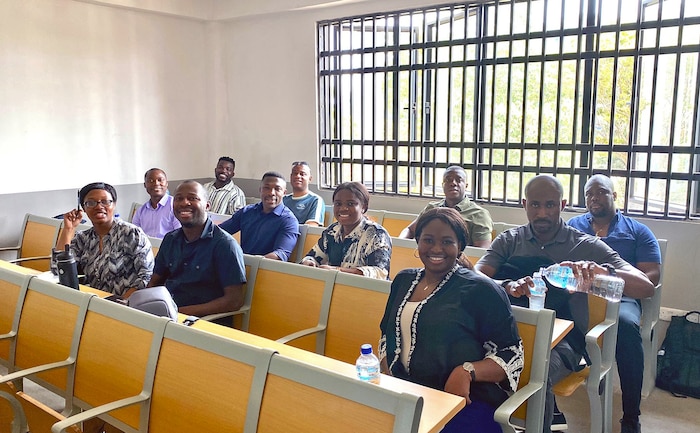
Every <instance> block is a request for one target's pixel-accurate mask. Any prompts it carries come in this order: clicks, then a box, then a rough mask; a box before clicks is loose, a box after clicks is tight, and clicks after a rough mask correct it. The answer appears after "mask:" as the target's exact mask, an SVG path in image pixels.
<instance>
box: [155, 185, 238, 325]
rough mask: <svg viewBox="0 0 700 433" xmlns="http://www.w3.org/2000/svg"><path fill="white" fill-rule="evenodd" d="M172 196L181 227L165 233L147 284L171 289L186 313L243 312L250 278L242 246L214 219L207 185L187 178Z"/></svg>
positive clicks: (201, 314)
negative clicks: (244, 289)
mask: <svg viewBox="0 0 700 433" xmlns="http://www.w3.org/2000/svg"><path fill="white" fill-rule="evenodd" d="M173 199H174V202H173V210H174V212H175V217H177V219H178V220H179V221H180V223H181V224H182V227H181V228H179V229H177V230H174V231H172V232H170V233H168V234H167V235H165V238H164V239H163V243H162V244H161V246H160V249H159V250H158V255H157V256H156V264H155V267H154V269H153V276H152V277H151V281H150V282H149V284H148V287H153V286H162V285H164V286H165V287H167V288H168V291H170V293H171V294H172V295H173V299H174V300H175V303H176V304H177V306H178V311H179V312H181V313H183V314H189V315H192V316H206V315H208V314H215V313H224V312H228V311H236V310H238V309H239V308H241V306H242V305H243V298H244V297H243V284H244V283H245V282H246V276H245V265H244V262H243V251H241V247H240V246H239V245H238V243H237V242H236V240H235V239H233V237H232V236H231V235H229V234H228V233H226V232H225V231H223V230H221V229H220V228H219V227H217V226H216V225H214V224H213V223H212V221H211V219H210V218H209V216H208V214H207V210H208V209H209V202H208V200H207V192H206V190H205V189H204V187H203V186H202V185H200V184H199V183H197V182H195V181H193V180H188V181H185V182H183V183H181V184H180V186H178V187H177V190H176V191H175V196H174V198H173Z"/></svg>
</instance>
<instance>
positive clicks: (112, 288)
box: [57, 182, 153, 295]
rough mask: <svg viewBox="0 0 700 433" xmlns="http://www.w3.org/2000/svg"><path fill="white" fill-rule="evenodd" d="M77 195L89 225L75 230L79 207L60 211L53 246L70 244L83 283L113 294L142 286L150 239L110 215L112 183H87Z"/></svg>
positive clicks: (146, 278)
mask: <svg viewBox="0 0 700 433" xmlns="http://www.w3.org/2000/svg"><path fill="white" fill-rule="evenodd" d="M78 199H79V200H78V203H79V205H81V206H82V207H83V209H85V213H86V214H87V217H88V218H89V219H90V221H91V222H92V227H91V228H89V229H87V230H85V231H82V232H78V233H76V228H77V227H78V225H79V224H80V222H81V221H82V219H83V211H81V210H80V207H78V209H73V210H72V211H70V212H68V213H66V214H64V215H63V229H62V230H61V235H60V236H59V238H58V243H57V247H58V249H63V247H64V246H65V245H66V244H70V248H71V251H72V252H73V254H74V255H75V258H76V261H77V262H78V272H79V273H83V274H85V284H87V285H88V286H90V287H93V288H95V289H100V290H104V291H106V292H111V293H115V294H117V295H124V294H125V293H126V292H127V291H128V290H129V289H142V288H144V287H146V284H148V281H149V280H150V279H151V274H152V273H153V252H152V251H151V242H150V241H149V240H148V236H146V234H145V233H144V232H143V230H141V229H140V228H138V227H136V226H135V225H133V224H130V223H127V222H125V221H122V220H120V219H115V218H114V208H115V207H116V204H117V192H116V191H115V189H114V187H113V186H112V185H110V184H107V183H102V182H96V183H91V184H88V185H86V186H84V187H83V188H82V189H81V190H80V192H79V193H78Z"/></svg>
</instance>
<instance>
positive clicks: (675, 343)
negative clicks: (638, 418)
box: [656, 311, 700, 398]
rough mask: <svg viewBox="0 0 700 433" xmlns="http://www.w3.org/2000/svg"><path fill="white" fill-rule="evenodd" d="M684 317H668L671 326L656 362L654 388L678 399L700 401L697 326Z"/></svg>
mask: <svg viewBox="0 0 700 433" xmlns="http://www.w3.org/2000/svg"><path fill="white" fill-rule="evenodd" d="M693 314H694V315H697V317H698V319H700V311H690V312H689V313H687V314H686V315H684V316H673V317H671V325H670V326H669V327H668V331H667V332H666V338H664V342H663V343H662V344H661V348H660V349H659V352H658V355H657V362H656V386H657V387H659V388H661V389H665V390H667V391H670V392H671V393H672V394H673V395H675V396H677V397H683V396H690V397H695V398H700V323H696V322H692V321H690V320H688V317H689V316H690V315H693Z"/></svg>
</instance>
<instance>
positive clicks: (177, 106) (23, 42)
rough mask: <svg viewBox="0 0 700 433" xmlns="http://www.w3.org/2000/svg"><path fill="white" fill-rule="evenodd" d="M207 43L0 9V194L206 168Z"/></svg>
mask: <svg viewBox="0 0 700 433" xmlns="http://www.w3.org/2000/svg"><path fill="white" fill-rule="evenodd" d="M211 35H212V32H211V30H210V28H209V27H208V26H207V25H206V24H205V23H203V22H201V21H196V20H191V19H181V18H175V17H170V16H164V15H157V14H151V13H143V12H138V11H134V10H128V9H122V8H113V7H105V6H101V5H94V4H90V3H84V2H76V1H72V0H2V1H0V152H1V154H2V161H3V170H2V171H0V194H2V193H17V192H27V191H45V190H47V189H62V188H73V187H75V186H76V185H82V184H85V183H88V182H91V181H94V180H96V179H102V180H105V181H108V182H110V183H114V184H122V183H135V182H142V180H141V179H142V178H143V172H144V171H145V168H148V167H151V166H163V167H167V170H168V173H169V175H170V176H171V177H174V178H186V177H199V176H198V175H199V174H200V173H202V172H203V170H204V168H205V167H213V166H214V163H212V158H213V156H212V152H213V151H214V150H212V151H210V149H209V146H208V144H209V141H210V138H209V131H210V128H208V119H210V118H211V116H212V113H213V109H214V105H213V104H212V103H211V100H210V98H211V95H212V93H213V91H212V90H211V88H212V87H211V86H212V83H211V81H210V80H211V76H212V73H211V71H212V68H213V66H212V65H211V64H210V62H211V61H212V57H213V56H212V55H211V53H210V51H209V50H210V47H211V46H212V44H210V42H209V38H210V37H211ZM217 38H218V37H217Z"/></svg>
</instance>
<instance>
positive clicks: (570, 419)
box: [557, 372, 700, 433]
mask: <svg viewBox="0 0 700 433" xmlns="http://www.w3.org/2000/svg"><path fill="white" fill-rule="evenodd" d="M615 376H616V378H617V372H615ZM620 396H621V394H620V389H619V386H618V385H617V384H615V387H614V390H613V430H612V431H613V433H619V432H620V424H619V422H618V420H619V419H620V418H622V409H621V408H622V403H621V400H620V399H621V397H620ZM557 404H558V406H559V408H560V409H561V410H562V411H563V412H564V414H565V415H566V420H567V423H568V425H569V429H568V431H567V433H587V432H589V431H590V422H589V409H588V395H587V394H586V391H585V389H583V388H579V389H578V390H576V392H575V393H574V395H572V396H571V397H568V398H558V399H557ZM641 412H642V416H641V418H640V421H641V424H642V432H644V433H698V432H700V400H698V399H695V398H690V397H688V398H678V397H674V396H673V395H671V394H670V393H669V392H666V391H663V390H661V389H658V388H657V389H654V391H652V392H651V394H650V395H649V397H647V398H646V399H643V400H642V407H641Z"/></svg>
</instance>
